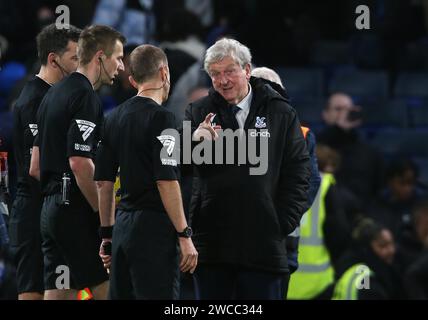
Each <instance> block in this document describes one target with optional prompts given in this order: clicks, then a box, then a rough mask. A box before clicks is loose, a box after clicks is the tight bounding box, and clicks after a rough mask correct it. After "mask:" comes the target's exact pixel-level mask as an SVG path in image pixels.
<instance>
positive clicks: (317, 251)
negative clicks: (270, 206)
mask: <svg viewBox="0 0 428 320" xmlns="http://www.w3.org/2000/svg"><path fill="white" fill-rule="evenodd" d="M334 183H335V179H334V177H333V175H332V174H328V173H322V174H321V186H320V188H319V190H318V193H317V196H316V198H315V200H314V203H313V204H312V207H311V208H310V209H309V210H308V211H307V212H306V213H305V214H304V215H303V217H302V220H301V221H300V240H299V255H298V257H299V268H298V269H297V271H296V272H294V273H293V274H292V275H291V277H290V284H289V289H288V295H287V299H293V300H297V299H312V298H314V297H316V296H317V295H319V294H320V293H322V292H323V291H324V290H325V289H326V288H327V287H328V286H329V285H331V284H333V282H334V270H333V267H332V266H331V262H330V255H329V253H328V251H327V248H326V246H325V243H324V231H323V226H324V221H325V215H326V210H325V197H326V195H327V192H328V190H329V189H330V186H331V185H333V184H334Z"/></svg>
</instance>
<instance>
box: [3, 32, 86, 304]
mask: <svg viewBox="0 0 428 320" xmlns="http://www.w3.org/2000/svg"><path fill="white" fill-rule="evenodd" d="M80 32H81V30H80V29H77V28H75V27H73V26H70V27H69V28H67V29H58V28H56V26H55V25H54V24H51V25H49V26H46V27H45V28H43V30H42V31H41V32H40V33H39V34H38V35H37V39H36V40H37V52H38V56H39V60H40V63H41V68H40V71H39V73H38V74H37V75H36V76H35V77H34V78H32V79H31V80H30V81H28V82H27V84H26V85H25V87H24V88H23V89H22V91H21V94H20V96H19V97H18V99H17V101H16V103H15V107H14V109H13V140H14V143H13V146H14V151H15V159H16V167H17V171H18V185H17V196H16V199H15V201H14V203H13V206H12V212H11V218H10V221H9V234H10V239H11V252H12V254H13V257H14V263H15V267H16V275H17V289H18V298H19V299H20V300H40V299H43V291H44V285H43V254H42V240H41V235H40V211H41V209H42V203H43V197H42V194H41V190H40V185H39V182H38V181H36V180H35V179H34V178H32V177H30V176H29V169H30V158H31V152H32V147H33V142H34V137H35V136H36V135H37V122H36V114H37V110H38V108H39V105H40V102H41V101H42V99H43V97H44V95H45V94H46V92H47V91H48V90H49V88H50V87H51V85H53V84H54V83H56V82H58V81H60V80H61V79H62V78H63V77H64V76H66V75H67V74H69V73H71V72H73V71H76V69H77V50H76V49H77V40H78V39H79V35H80Z"/></svg>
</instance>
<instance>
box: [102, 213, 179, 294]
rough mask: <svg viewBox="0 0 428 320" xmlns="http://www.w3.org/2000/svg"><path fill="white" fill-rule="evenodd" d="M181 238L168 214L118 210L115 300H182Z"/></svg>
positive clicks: (112, 271)
mask: <svg viewBox="0 0 428 320" xmlns="http://www.w3.org/2000/svg"><path fill="white" fill-rule="evenodd" d="M178 253H179V252H178V243H177V235H176V231H175V228H174V226H173V225H172V223H171V221H170V220H169V217H168V215H167V214H166V213H165V212H158V211H152V210H142V211H131V212H125V211H121V210H118V212H117V215H116V223H115V226H114V230H113V243H112V264H111V269H110V298H111V299H114V300H116V299H144V300H152V299H154V300H161V299H169V300H172V299H174V300H175V299H178V297H179V269H178V262H179V255H178Z"/></svg>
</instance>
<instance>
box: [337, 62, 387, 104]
mask: <svg viewBox="0 0 428 320" xmlns="http://www.w3.org/2000/svg"><path fill="white" fill-rule="evenodd" d="M337 91H341V92H345V93H347V94H349V95H351V96H352V97H353V98H354V99H357V100H360V101H361V102H363V101H364V102H367V101H378V100H385V99H387V98H388V96H389V94H388V75H387V74H386V72H383V71H379V72H375V71H360V70H340V71H338V72H336V74H334V75H333V77H332V79H331V81H330V83H329V86H328V92H329V93H330V94H331V93H333V92H337Z"/></svg>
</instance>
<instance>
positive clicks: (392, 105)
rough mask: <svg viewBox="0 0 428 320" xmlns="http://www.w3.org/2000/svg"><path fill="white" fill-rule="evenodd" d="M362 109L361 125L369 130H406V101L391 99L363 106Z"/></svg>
mask: <svg viewBox="0 0 428 320" xmlns="http://www.w3.org/2000/svg"><path fill="white" fill-rule="evenodd" d="M362 107H363V121H364V123H363V125H364V126H365V127H371V128H382V127H383V128H389V127H396V128H407V127H408V126H409V119H408V114H407V105H406V101H405V100H402V99H392V100H387V101H379V102H377V103H373V104H365V105H363V106H362Z"/></svg>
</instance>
